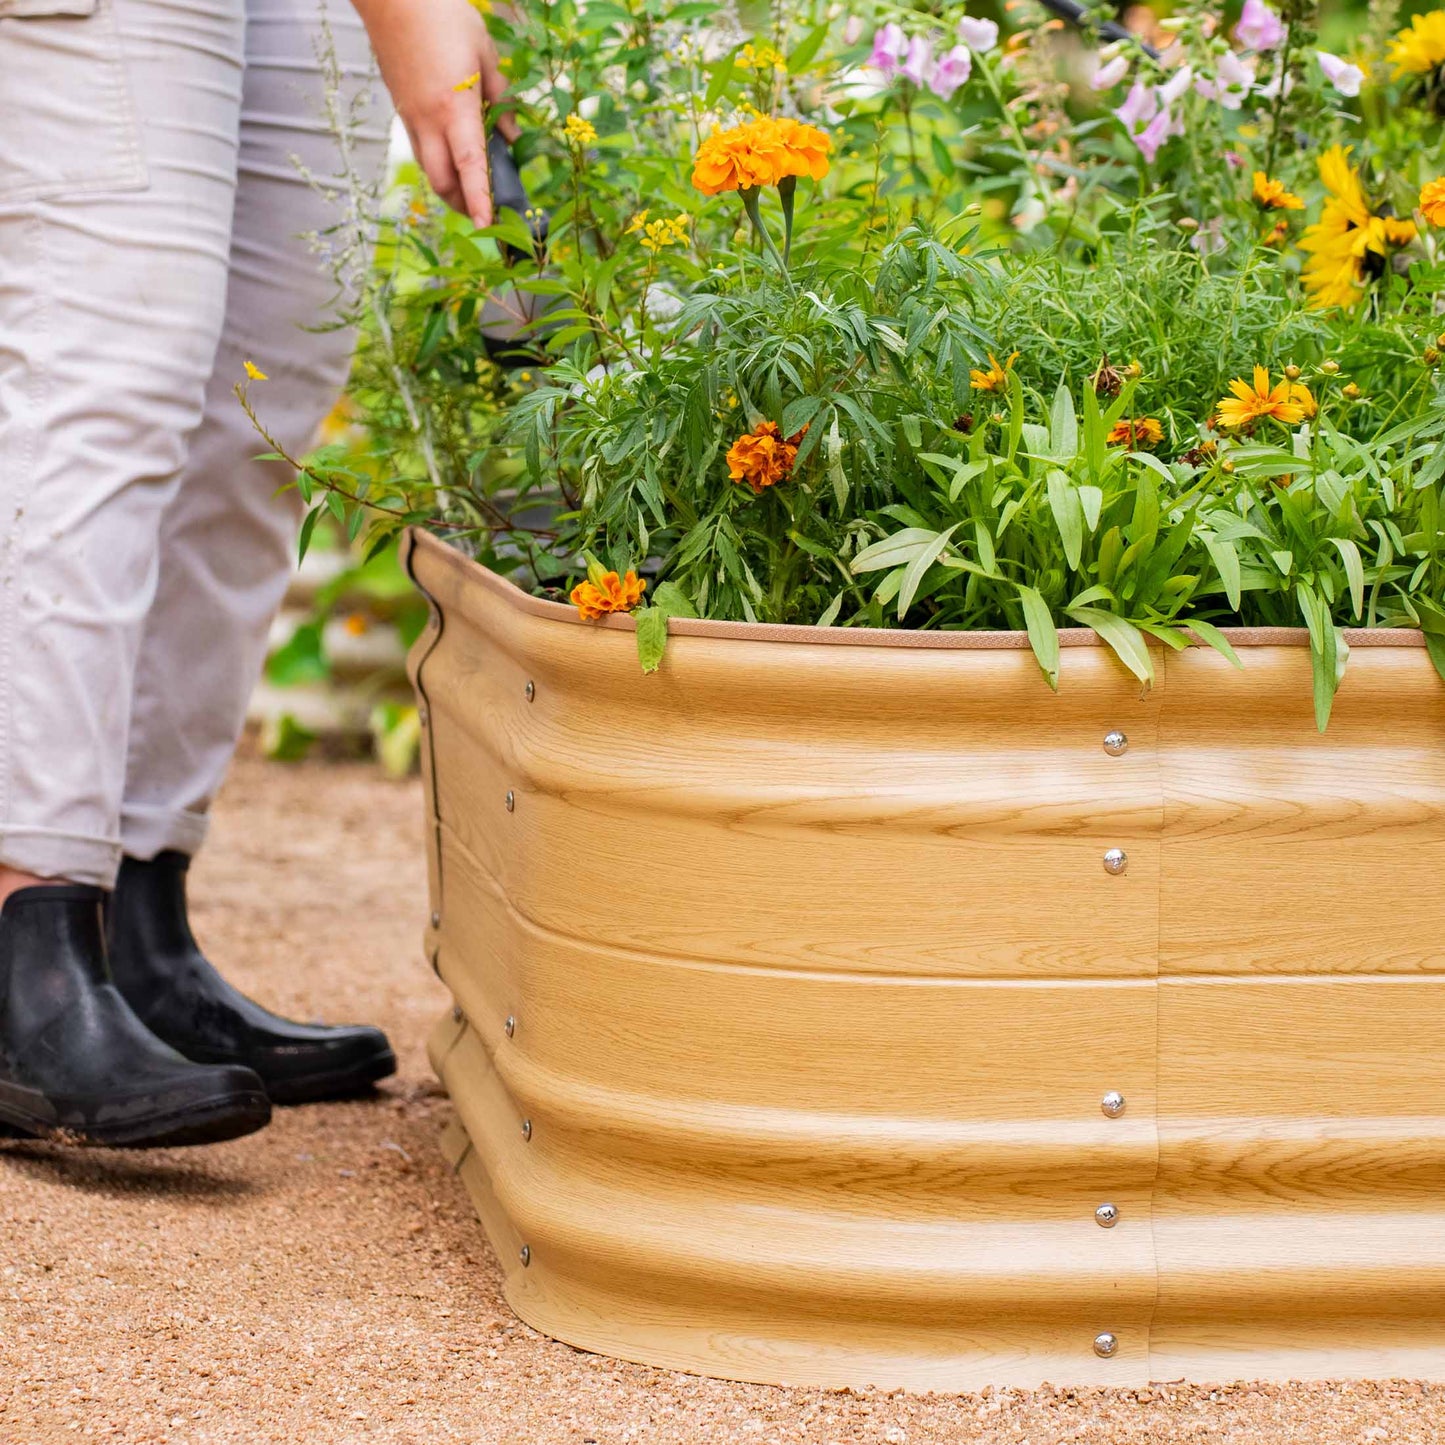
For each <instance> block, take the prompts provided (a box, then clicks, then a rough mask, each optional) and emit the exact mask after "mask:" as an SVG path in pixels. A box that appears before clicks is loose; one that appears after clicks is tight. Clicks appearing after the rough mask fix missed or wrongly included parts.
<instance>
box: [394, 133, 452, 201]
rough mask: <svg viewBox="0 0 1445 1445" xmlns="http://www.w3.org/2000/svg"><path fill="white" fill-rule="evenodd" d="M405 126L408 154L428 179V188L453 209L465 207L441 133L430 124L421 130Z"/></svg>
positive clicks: (444, 137) (449, 149)
mask: <svg viewBox="0 0 1445 1445" xmlns="http://www.w3.org/2000/svg"><path fill="white" fill-rule="evenodd" d="M407 129H408V131H410V132H411V149H412V154H413V155H415V156H416V161H417V164H418V165H419V166H420V167H421V168H422V171H423V173H424V174H425V176H426V178H427V180H428V181H429V182H431V188H432V190H434V191H435V192H436V193H437V195H439V196H440V197H441V198H442V200H444V201H445V202H446V203H447V205H449V206H450V207H451V208H452V209H453V210H454V211H462V210H465V209H466V204H465V198H464V197H463V195H462V186H461V178H460V177H459V176H458V175H457V169H456V167H455V166H454V165H453V164H452V151H451V146H450V145H449V144H448V143H447V138H446V135H445V134H444V132H442V131H441V130H440V129H439V128H436V127H433V126H428V127H426V128H425V129H423V128H421V127H417V128H415V129H413V128H412V127H411V126H408V127H407Z"/></svg>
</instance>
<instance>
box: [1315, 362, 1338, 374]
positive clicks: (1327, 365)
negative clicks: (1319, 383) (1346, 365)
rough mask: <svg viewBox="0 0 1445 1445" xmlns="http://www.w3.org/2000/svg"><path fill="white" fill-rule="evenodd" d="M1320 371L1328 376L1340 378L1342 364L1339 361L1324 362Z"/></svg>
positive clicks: (1321, 363)
mask: <svg viewBox="0 0 1445 1445" xmlns="http://www.w3.org/2000/svg"><path fill="white" fill-rule="evenodd" d="M1320 370H1321V371H1322V372H1324V374H1325V375H1326V376H1338V375H1339V374H1340V364H1339V362H1338V361H1322V362H1320Z"/></svg>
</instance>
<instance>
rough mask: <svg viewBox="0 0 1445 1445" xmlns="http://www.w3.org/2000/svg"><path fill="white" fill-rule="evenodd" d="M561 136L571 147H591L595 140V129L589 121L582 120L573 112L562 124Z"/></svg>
mask: <svg viewBox="0 0 1445 1445" xmlns="http://www.w3.org/2000/svg"><path fill="white" fill-rule="evenodd" d="M562 134H563V135H564V136H566V137H567V139H568V140H569V141H571V142H572V144H573V145H582V146H585V145H591V144H592V142H593V141H595V140H596V139H597V127H596V126H595V125H593V124H592V122H591V121H590V120H583V119H582V117H581V116H580V115H577V114H576V113H575V112H574V113H573V114H572V115H569V116H568V117H567V119H566V121H565V122H564V123H563V126H562Z"/></svg>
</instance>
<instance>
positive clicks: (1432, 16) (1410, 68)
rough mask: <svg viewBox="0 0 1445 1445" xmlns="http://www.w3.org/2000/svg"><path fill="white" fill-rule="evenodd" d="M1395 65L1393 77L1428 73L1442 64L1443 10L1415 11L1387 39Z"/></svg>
mask: <svg viewBox="0 0 1445 1445" xmlns="http://www.w3.org/2000/svg"><path fill="white" fill-rule="evenodd" d="M1388 58H1389V59H1390V60H1391V61H1392V62H1393V63H1394V66H1395V78H1396V79H1397V80H1398V79H1399V78H1400V77H1401V76H1402V75H1429V73H1430V72H1431V71H1432V70H1435V69H1438V68H1439V67H1440V66H1442V65H1445V10H1432V11H1431V12H1430V13H1429V14H1428V15H1417V16H1416V17H1415V18H1414V19H1413V20H1412V21H1411V22H1410V23H1409V24H1408V25H1407V26H1406V27H1405V28H1404V29H1403V30H1402V31H1400V33H1399V34H1398V35H1396V36H1395V38H1394V39H1393V40H1392V41H1391V42H1390V53H1389V57H1388Z"/></svg>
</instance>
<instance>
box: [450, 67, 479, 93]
mask: <svg viewBox="0 0 1445 1445" xmlns="http://www.w3.org/2000/svg"><path fill="white" fill-rule="evenodd" d="M481 83H482V72H481V71H480V70H474V71H472V73H471V74H470V75H469V76H467V78H466V79H465V80H459V81H457V83H456V84H455V85H454V86H452V89H453V90H454V91H456V92H457V94H458V95H460V94H461V92H462V91H464V90H474V89H476V87H477V86H479V85H480V84H481Z"/></svg>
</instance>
